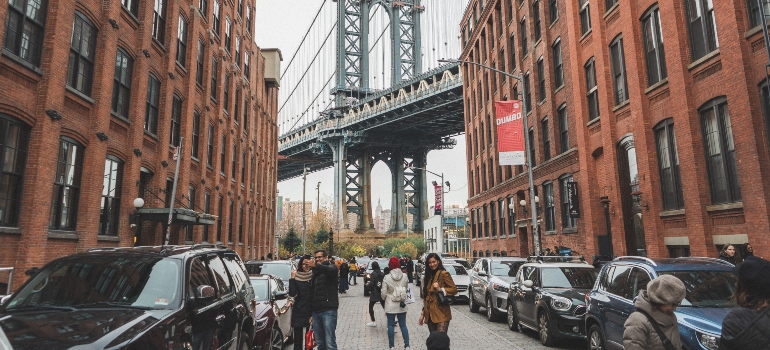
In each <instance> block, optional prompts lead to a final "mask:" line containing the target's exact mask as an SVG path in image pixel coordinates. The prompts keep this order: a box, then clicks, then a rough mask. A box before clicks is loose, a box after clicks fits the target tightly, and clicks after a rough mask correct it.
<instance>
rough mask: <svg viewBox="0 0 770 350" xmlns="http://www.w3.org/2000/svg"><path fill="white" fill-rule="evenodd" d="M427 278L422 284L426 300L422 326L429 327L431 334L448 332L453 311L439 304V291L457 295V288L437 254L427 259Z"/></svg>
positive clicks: (431, 254)
mask: <svg viewBox="0 0 770 350" xmlns="http://www.w3.org/2000/svg"><path fill="white" fill-rule="evenodd" d="M425 265H426V266H427V267H428V268H427V269H426V271H425V277H424V280H423V283H422V294H423V297H424V298H425V301H424V302H423V307H422V313H421V314H420V326H422V325H423V324H427V325H428V330H429V331H430V332H434V331H439V332H444V333H446V332H447V329H449V321H450V320H451V319H452V309H451V308H450V307H449V305H441V304H439V303H438V296H437V294H438V293H439V291H441V292H443V293H444V295H446V296H453V295H455V294H457V286H455V283H454V281H452V275H450V274H449V272H447V271H446V269H444V265H443V264H442V263H441V258H440V257H439V256H438V254H436V253H430V254H428V257H427V258H425Z"/></svg>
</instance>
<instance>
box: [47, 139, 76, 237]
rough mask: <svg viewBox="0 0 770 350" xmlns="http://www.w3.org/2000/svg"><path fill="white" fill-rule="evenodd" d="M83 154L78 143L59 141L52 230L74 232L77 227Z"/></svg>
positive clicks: (50, 225)
mask: <svg viewBox="0 0 770 350" xmlns="http://www.w3.org/2000/svg"><path fill="white" fill-rule="evenodd" d="M83 153H84V147H83V146H82V145H81V144H80V143H79V142H77V141H75V140H73V139H71V138H69V137H62V138H61V140H59V156H58V159H57V162H56V176H55V177H54V183H53V199H52V201H51V218H50V222H49V227H50V228H52V229H55V230H75V228H76V226H77V217H78V200H79V199H80V177H81V176H82V173H83Z"/></svg>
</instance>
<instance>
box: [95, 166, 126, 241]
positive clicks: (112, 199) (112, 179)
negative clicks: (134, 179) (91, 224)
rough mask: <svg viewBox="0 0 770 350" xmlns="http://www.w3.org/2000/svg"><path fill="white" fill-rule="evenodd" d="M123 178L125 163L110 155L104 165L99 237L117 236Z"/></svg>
mask: <svg viewBox="0 0 770 350" xmlns="http://www.w3.org/2000/svg"><path fill="white" fill-rule="evenodd" d="M122 178H123V162H122V161H120V160H119V159H118V158H117V157H114V156H111V155H108V156H107V161H106V164H105V165H104V185H103V187H102V204H101V215H100V217H99V235H104V236H117V235H118V223H119V222H120V191H121V182H122V180H123V179H122Z"/></svg>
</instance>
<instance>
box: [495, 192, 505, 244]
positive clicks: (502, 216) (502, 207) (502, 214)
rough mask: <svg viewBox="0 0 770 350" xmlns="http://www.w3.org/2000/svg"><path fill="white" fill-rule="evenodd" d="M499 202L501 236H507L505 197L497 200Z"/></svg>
mask: <svg viewBox="0 0 770 350" xmlns="http://www.w3.org/2000/svg"><path fill="white" fill-rule="evenodd" d="M497 203H498V209H497V213H498V215H499V217H500V218H499V220H498V225H500V236H505V212H506V210H505V199H501V200H499V201H497Z"/></svg>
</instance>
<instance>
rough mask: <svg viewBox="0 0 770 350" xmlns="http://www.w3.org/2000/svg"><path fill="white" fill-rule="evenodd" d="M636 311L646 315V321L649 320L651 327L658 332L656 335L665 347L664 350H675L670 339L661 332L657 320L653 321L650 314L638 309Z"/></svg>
mask: <svg viewBox="0 0 770 350" xmlns="http://www.w3.org/2000/svg"><path fill="white" fill-rule="evenodd" d="M636 311H639V313H640V314H642V315H644V316H645V317H647V321H648V322H650V324H651V325H652V328H654V329H655V333H658V337H659V338H660V341H661V342H663V348H665V349H666V350H676V348H675V347H674V344H671V340H670V339H668V337H667V336H666V335H665V334H664V333H663V330H662V329H660V325H658V322H657V321H655V319H653V318H652V316H650V314H648V313H646V312H644V311H642V310H639V309H636Z"/></svg>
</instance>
